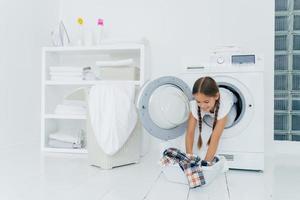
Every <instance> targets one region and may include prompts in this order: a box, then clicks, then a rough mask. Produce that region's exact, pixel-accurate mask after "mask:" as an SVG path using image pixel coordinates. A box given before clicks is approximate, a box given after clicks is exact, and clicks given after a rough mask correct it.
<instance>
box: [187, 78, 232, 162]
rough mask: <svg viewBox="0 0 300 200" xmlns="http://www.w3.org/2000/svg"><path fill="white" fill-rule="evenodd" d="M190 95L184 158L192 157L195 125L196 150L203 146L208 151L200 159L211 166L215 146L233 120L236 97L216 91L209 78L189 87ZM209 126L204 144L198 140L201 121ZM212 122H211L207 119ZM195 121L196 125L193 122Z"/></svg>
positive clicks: (212, 80) (218, 89)
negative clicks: (191, 89)
mask: <svg viewBox="0 0 300 200" xmlns="http://www.w3.org/2000/svg"><path fill="white" fill-rule="evenodd" d="M192 92H193V96H194V98H195V101H192V102H191V112H190V114H189V119H188V127H187V133H186V138H185V146H186V153H187V155H190V154H193V146H194V136H195V128H196V125H197V124H198V126H199V136H198V141H197V147H198V149H199V150H200V148H201V147H202V146H203V145H205V146H206V144H207V145H208V149H207V152H206V156H205V158H204V160H205V161H206V162H207V164H208V165H212V163H211V162H212V160H213V159H214V157H215V154H216V151H217V148H218V143H219V140H220V137H221V135H222V132H223V130H224V128H225V127H228V126H231V125H232V124H233V122H234V120H235V117H236V107H235V104H234V103H235V102H236V97H235V95H234V94H233V93H232V92H231V91H230V90H227V89H225V88H219V87H218V85H217V83H216V81H215V80H214V79H212V78H211V77H202V78H200V79H198V80H197V81H196V82H195V83H194V86H193V91H192ZM203 119H204V120H205V119H208V120H205V123H207V124H208V125H210V126H211V127H212V132H211V134H209V135H208V137H207V138H209V139H208V140H206V141H207V142H206V141H205V143H204V142H203V141H202V137H201V132H202V122H203V121H204V120H203ZM209 119H212V120H209ZM197 122H198V123H197Z"/></svg>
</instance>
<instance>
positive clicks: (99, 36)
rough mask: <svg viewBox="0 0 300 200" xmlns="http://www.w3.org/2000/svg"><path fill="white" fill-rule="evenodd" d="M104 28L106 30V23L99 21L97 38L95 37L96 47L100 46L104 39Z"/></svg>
mask: <svg viewBox="0 0 300 200" xmlns="http://www.w3.org/2000/svg"><path fill="white" fill-rule="evenodd" d="M103 28H104V21H103V19H100V18H99V19H98V21H97V30H96V35H95V36H96V37H95V40H96V45H100V44H101V41H102V39H103Z"/></svg>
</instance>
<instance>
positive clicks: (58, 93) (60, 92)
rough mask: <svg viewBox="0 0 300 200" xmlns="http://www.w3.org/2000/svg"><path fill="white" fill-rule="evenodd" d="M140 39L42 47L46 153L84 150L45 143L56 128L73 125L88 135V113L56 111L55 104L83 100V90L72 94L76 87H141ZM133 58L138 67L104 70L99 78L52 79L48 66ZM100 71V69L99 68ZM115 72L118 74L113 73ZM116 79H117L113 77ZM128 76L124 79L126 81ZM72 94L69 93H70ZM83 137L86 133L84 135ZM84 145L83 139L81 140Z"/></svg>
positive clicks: (43, 146)
mask: <svg viewBox="0 0 300 200" xmlns="http://www.w3.org/2000/svg"><path fill="white" fill-rule="evenodd" d="M145 45H146V44H145V43H143V42H142V41H141V42H138V41H137V42H134V41H132V42H118V43H116V42H114V43H102V44H101V45H98V46H62V47H53V46H52V47H51V46H49V47H43V49H42V73H41V76H42V77H41V79H42V80H41V88H42V91H41V94H42V95H41V149H42V151H45V152H57V153H87V150H86V149H84V148H83V149H70V148H55V147H50V146H49V145H48V140H49V135H50V134H51V133H52V132H54V131H57V130H60V129H61V130H63V129H65V128H74V129H76V130H77V129H78V130H81V129H82V130H84V131H85V133H86V134H87V120H88V116H87V114H83V115H76V114H75V115H74V114H73V115H72V114H56V113H54V110H55V108H56V106H57V105H60V104H62V103H63V101H64V100H65V99H67V100H82V101H84V100H85V98H83V96H86V95H87V94H86V93H85V92H86V91H85V90H83V93H82V92H79V93H76V92H75V94H73V91H76V90H77V89H79V88H80V89H81V88H84V89H89V88H90V87H91V86H93V85H98V84H106V83H117V84H120V85H123V84H132V85H133V86H136V88H140V87H141V86H142V84H143V83H144V80H145V61H146V59H145V54H146V52H145V48H146V46H145ZM129 58H131V59H133V60H134V65H136V66H135V67H137V68H138V70H133V71H132V72H131V70H130V71H127V70H125V71H124V73H123V71H119V70H118V69H117V70H115V69H114V71H112V72H111V71H109V72H107V75H105V76H104V75H103V74H104V72H103V73H102V75H103V76H102V77H103V79H101V80H80V79H79V80H76V79H73V80H72V79H60V80H58V81H57V80H51V75H52V74H51V73H50V72H51V70H50V67H51V66H78V67H80V66H93V65H95V63H96V62H97V61H101V60H103V61H107V60H123V59H129ZM99 73H100V71H99ZM114 75H118V76H114ZM116 78H118V79H116ZM126 79H127V80H126ZM71 93H72V95H70V94H71ZM84 138H85V140H86V135H85V137H84ZM84 143H85V144H86V141H85V142H84Z"/></svg>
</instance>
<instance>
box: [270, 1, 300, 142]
mask: <svg viewBox="0 0 300 200" xmlns="http://www.w3.org/2000/svg"><path fill="white" fill-rule="evenodd" d="M274 62H275V63H274V70H275V77H274V91H275V94H274V95H275V96H274V139H275V140H291V141H300V0H275V58H274Z"/></svg>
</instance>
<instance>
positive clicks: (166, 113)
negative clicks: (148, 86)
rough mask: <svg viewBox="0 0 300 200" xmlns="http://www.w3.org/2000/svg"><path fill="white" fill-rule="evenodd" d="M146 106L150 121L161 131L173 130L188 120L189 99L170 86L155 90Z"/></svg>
mask: <svg viewBox="0 0 300 200" xmlns="http://www.w3.org/2000/svg"><path fill="white" fill-rule="evenodd" d="M148 106H149V115H150V118H151V120H152V121H153V122H154V123H155V124H156V125H157V126H158V127H160V128H163V129H172V128H175V127H177V126H178V125H180V124H182V123H184V122H185V121H186V120H187V119H188V114H189V99H188V97H187V96H186V95H185V94H184V92H183V91H182V90H181V89H180V88H178V87H176V86H175V85H172V84H167V85H163V86H160V87H158V88H157V89H155V90H154V91H153V93H152V95H151V97H150V99H149V105H148Z"/></svg>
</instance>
